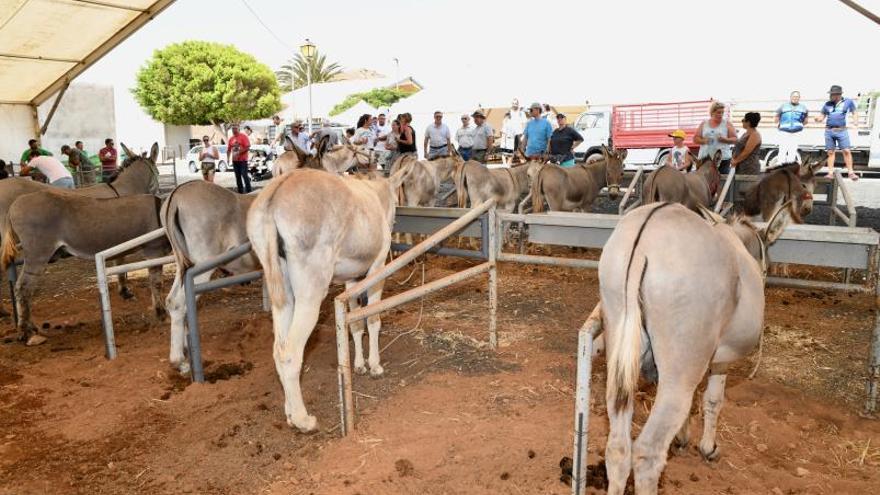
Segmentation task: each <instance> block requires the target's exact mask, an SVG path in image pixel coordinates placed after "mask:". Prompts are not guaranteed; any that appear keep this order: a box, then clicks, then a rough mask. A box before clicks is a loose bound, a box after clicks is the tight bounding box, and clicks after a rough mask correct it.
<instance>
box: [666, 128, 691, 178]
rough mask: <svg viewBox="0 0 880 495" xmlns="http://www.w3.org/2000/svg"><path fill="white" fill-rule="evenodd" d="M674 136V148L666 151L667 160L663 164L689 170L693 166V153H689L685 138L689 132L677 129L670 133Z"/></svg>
mask: <svg viewBox="0 0 880 495" xmlns="http://www.w3.org/2000/svg"><path fill="white" fill-rule="evenodd" d="M669 137H671V138H672V148H669V152H668V153H666V160H664V161H663V164H664V165H666V166H667V167H672V168H674V169H676V170H681V171H683V172H684V171H687V170H688V169H689V168H690V167H691V155H690V153H688V151H689V150H688V147H687V146H685V144H684V140H685V138H687V134H685V132H684V131H683V130H681V129H677V130H675V131H674V132H673V133H672V134H670V135H669Z"/></svg>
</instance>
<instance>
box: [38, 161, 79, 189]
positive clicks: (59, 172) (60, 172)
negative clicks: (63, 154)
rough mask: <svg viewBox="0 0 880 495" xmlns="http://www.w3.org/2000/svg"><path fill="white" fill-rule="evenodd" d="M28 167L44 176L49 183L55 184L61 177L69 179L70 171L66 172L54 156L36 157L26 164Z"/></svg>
mask: <svg viewBox="0 0 880 495" xmlns="http://www.w3.org/2000/svg"><path fill="white" fill-rule="evenodd" d="M28 166H29V167H34V168H36V169H37V170H39V171H40V173H42V174H43V175H45V176H46V179H48V180H49V183H50V184H51V183H52V182H55V181H56V180H58V179H61V178H63V177H71V178H73V176H72V175H70V171H69V170H67V167H65V166H64V165H63V164H62V163H61V162H59V161H58V159H57V158H55V157H54V156H38V157H36V158H34V159H33V160H31V161H29V162H28Z"/></svg>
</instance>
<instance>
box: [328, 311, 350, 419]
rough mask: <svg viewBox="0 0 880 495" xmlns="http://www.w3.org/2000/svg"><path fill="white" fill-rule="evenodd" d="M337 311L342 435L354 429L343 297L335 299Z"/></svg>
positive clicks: (338, 374) (337, 357) (337, 369)
mask: <svg viewBox="0 0 880 495" xmlns="http://www.w3.org/2000/svg"><path fill="white" fill-rule="evenodd" d="M333 309H334V310H335V313H336V360H337V363H338V364H337V367H336V374H337V377H338V379H339V414H340V428H341V433H342V436H346V435H348V434H349V432H351V431H352V430H353V429H354V403H353V401H352V395H353V394H352V390H351V355H350V352H349V348H348V332H346V331H345V330H346V327H347V326H348V325H346V323H345V320H346V302H345V301H344V300H342V299H339V298H337V299H335V300H334V301H333Z"/></svg>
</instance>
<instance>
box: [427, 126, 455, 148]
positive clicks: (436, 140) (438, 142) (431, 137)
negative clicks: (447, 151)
mask: <svg viewBox="0 0 880 495" xmlns="http://www.w3.org/2000/svg"><path fill="white" fill-rule="evenodd" d="M425 136H428V145H429V146H431V147H432V148H440V147H442V146H446V145H447V144H449V141H450V140H451V136H450V134H449V127H446V124H440V126H439V127H437V126H436V125H434V124H431V125H429V126H428V127H427V129H425Z"/></svg>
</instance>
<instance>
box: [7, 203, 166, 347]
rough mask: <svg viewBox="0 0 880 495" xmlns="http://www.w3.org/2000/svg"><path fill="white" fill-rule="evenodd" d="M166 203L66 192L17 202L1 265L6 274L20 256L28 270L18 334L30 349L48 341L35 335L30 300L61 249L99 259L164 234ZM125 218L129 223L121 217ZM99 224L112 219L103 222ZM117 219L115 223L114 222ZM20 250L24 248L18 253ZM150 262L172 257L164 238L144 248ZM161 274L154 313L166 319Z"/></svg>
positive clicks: (156, 273)
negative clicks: (163, 205) (160, 232)
mask: <svg viewBox="0 0 880 495" xmlns="http://www.w3.org/2000/svg"><path fill="white" fill-rule="evenodd" d="M160 206H161V201H160V200H159V198H157V197H155V196H153V195H151V194H138V195H134V196H123V197H121V198H111V199H96V198H90V197H86V196H82V195H78V194H70V193H68V192H64V191H58V192H56V191H51V190H46V191H41V192H37V193H31V194H26V195H24V196H21V197H20V198H18V199H17V200H16V201H15V203H13V204H12V206H11V207H10V208H9V211H8V213H7V215H6V224H5V229H4V232H3V244H2V248H0V253H2V255H0V264H2V267H3V269H4V270H5V269H6V267H8V266H9V265H10V264H11V263H14V262H15V257H16V255H18V254H19V253H21V255H22V256H23V258H24V266H23V267H22V272H21V274H20V275H19V278H18V281H17V283H16V290H17V291H18V322H17V325H18V328H19V330H20V331H21V338H22V340H24V341H26V342H28V344H29V345H35V344H39V343H42V342H44V341H45V338H42V336H39V335H36V334H35V331H36V327H35V326H34V324H33V323H32V322H31V312H30V299H31V297H33V295H34V293H35V292H36V288H37V280H38V278H39V277H40V276H41V275H42V274H43V271H44V270H45V268H46V264H48V263H49V261H50V260H51V258H52V255H53V254H55V251H57V250H58V248H64V249H65V250H66V251H67V252H68V253H70V254H71V255H73V256H76V257H78V258H82V259H94V256H95V254H96V253H98V252H100V251H103V250H105V249H107V248H110V247H112V246H115V245H117V244H120V243H122V242H125V241H127V240H129V239H133V238H135V237H137V236H140V235H143V234H146V233H148V232H150V231H153V230H156V229H158V228H159V226H160V225H159V207H160ZM120 212H123V213H124V217H119V213H120ZM96 218H101V219H109V220H107V221H98V222H96V221H95V219H96ZM114 218H115V220H114ZM19 244H20V247H19ZM142 251H143V253H144V254H145V255H146V256H147V257H158V256H162V255H164V254H165V253H167V252H168V242H167V241H166V240H165V239H164V238H162V239H157V240H155V241H153V242H150V243H147V244H145V245H144V246H143V248H142ZM161 288H162V269H161V267H154V268H151V269H150V289H151V292H152V308H153V310H154V311H155V313H156V316H157V317H158V318H159V319H160V320H161V319H162V318H164V315H165V309H164V308H163V307H162V300H161V295H160V291H161Z"/></svg>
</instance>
